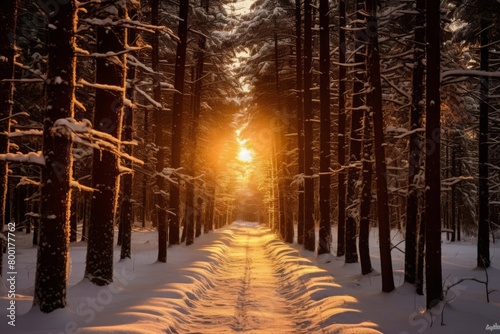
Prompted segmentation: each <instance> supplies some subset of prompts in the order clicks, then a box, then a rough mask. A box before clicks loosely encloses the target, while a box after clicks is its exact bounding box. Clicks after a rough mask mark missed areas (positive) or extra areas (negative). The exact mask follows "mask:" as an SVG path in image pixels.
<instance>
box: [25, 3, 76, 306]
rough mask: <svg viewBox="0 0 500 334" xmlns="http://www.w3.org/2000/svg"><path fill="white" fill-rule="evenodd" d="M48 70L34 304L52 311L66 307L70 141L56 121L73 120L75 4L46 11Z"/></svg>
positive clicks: (70, 165) (63, 5) (70, 169)
mask: <svg viewBox="0 0 500 334" xmlns="http://www.w3.org/2000/svg"><path fill="white" fill-rule="evenodd" d="M47 14H48V15H47V17H48V19H49V24H52V25H54V26H55V28H54V29H48V31H47V33H48V54H49V56H48V71H47V86H46V97H47V108H46V110H45V115H44V122H43V155H44V157H45V166H44V167H43V168H42V182H41V202H40V205H41V220H40V229H39V238H40V239H39V241H40V242H39V245H38V253H37V264H36V276H35V292H34V298H33V306H34V307H38V308H39V309H40V310H41V311H42V312H46V313H48V312H52V311H54V310H56V309H59V308H64V307H65V306H66V291H67V288H66V284H67V279H68V257H69V235H70V222H69V218H70V217H69V215H70V207H71V188H70V182H71V179H72V157H71V154H72V138H71V133H70V132H69V131H68V130H67V129H65V128H62V127H57V126H54V123H55V122H56V121H57V120H59V119H66V118H70V117H73V113H74V103H75V102H74V101H75V85H76V83H75V79H76V58H75V51H74V48H73V47H74V45H75V42H76V41H75V32H76V22H77V18H76V4H75V2H74V1H68V2H67V3H65V4H61V5H60V6H59V10H58V11H57V12H56V13H54V14H53V15H49V13H47Z"/></svg>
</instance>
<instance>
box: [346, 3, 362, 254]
mask: <svg viewBox="0 0 500 334" xmlns="http://www.w3.org/2000/svg"><path fill="white" fill-rule="evenodd" d="M356 6H357V9H358V14H357V21H358V23H356V27H357V29H359V30H357V32H356V41H355V48H356V50H358V51H357V52H356V54H355V56H354V62H355V63H357V64H364V62H365V56H364V55H363V54H362V51H361V50H360V48H361V47H362V46H363V43H365V42H366V36H365V33H364V31H363V30H362V28H363V27H362V25H361V23H360V22H362V21H363V20H364V19H365V18H364V16H363V14H361V11H362V10H364V4H363V1H361V0H357V2H356ZM363 73H364V69H363V68H358V70H357V71H356V74H355V78H354V84H353V93H352V112H351V131H350V144H349V162H350V165H351V166H352V165H355V164H357V163H359V161H360V160H361V133H362V127H363V125H362V119H363V107H364V104H365V103H364V99H363V96H364V93H363V90H364V82H365V80H366V78H365V75H364V74H363ZM358 180H359V170H358V168H356V167H350V168H349V172H348V175H347V201H346V202H347V203H346V206H347V207H348V208H349V209H347V210H346V222H345V263H355V262H358V251H357V249H356V234H357V224H358V222H357V218H356V217H357V216H358V214H357V213H358V208H359V206H358V205H356V201H358V189H357V186H356V183H357V182H358Z"/></svg>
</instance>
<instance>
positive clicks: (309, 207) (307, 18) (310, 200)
mask: <svg viewBox="0 0 500 334" xmlns="http://www.w3.org/2000/svg"><path fill="white" fill-rule="evenodd" d="M311 87H312V6H311V0H305V1H304V248H305V249H306V250H309V251H314V248H315V246H316V245H315V243H316V242H315V231H314V180H313V170H312V168H313V159H314V157H313V145H314V143H313V141H314V138H313V108H312V91H311Z"/></svg>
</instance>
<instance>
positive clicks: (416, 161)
mask: <svg viewBox="0 0 500 334" xmlns="http://www.w3.org/2000/svg"><path fill="white" fill-rule="evenodd" d="M415 9H416V10H417V11H418V13H417V16H416V18H415V41H414V43H415V44H414V46H413V48H414V49H413V78H412V86H413V92H412V101H411V111H410V131H414V130H415V129H419V128H421V127H422V113H423V104H422V101H423V92H424V91H423V88H424V87H423V81H424V57H425V49H424V48H425V47H424V45H425V12H424V10H425V0H417V1H416V8H415ZM409 140H410V142H409V150H410V152H409V163H408V192H407V197H406V236H405V282H408V283H411V284H415V281H416V277H415V276H416V265H417V219H418V208H419V196H418V189H417V187H418V184H417V177H418V175H419V173H420V172H421V169H420V156H421V152H422V142H421V140H420V135H419V134H418V133H417V132H412V133H411V134H410V137H409Z"/></svg>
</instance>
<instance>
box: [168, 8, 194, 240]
mask: <svg viewBox="0 0 500 334" xmlns="http://www.w3.org/2000/svg"><path fill="white" fill-rule="evenodd" d="M188 12H189V0H180V7H179V19H180V21H179V29H178V33H177V35H178V37H179V41H178V43H177V53H176V57H175V79H174V88H175V90H176V91H175V93H174V101H173V107H172V146H171V158H170V165H171V167H172V168H174V169H176V168H179V167H181V154H182V116H183V99H184V77H185V65H186V50H187V42H188V39H187V32H188ZM170 206H171V207H172V210H173V214H172V215H171V216H170V226H169V230H170V231H169V244H170V245H178V244H179V215H180V207H181V202H180V188H179V186H178V185H173V186H171V187H170Z"/></svg>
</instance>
